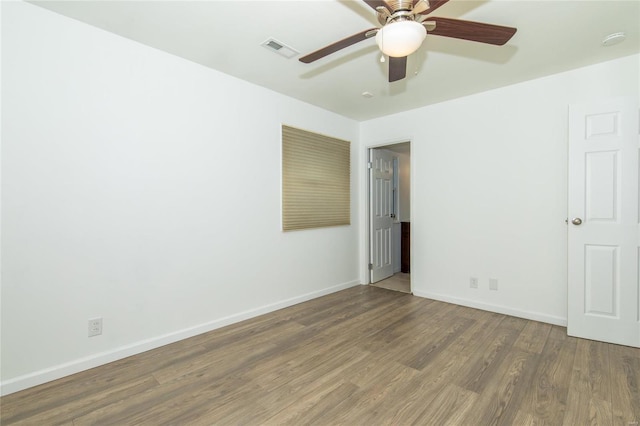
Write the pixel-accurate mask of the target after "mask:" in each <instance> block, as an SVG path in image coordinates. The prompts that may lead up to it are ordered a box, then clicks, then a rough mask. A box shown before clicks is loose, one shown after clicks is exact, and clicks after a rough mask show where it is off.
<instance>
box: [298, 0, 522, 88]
mask: <svg viewBox="0 0 640 426" xmlns="http://www.w3.org/2000/svg"><path fill="white" fill-rule="evenodd" d="M363 1H364V2H365V3H366V4H367V5H369V6H370V7H371V8H372V9H374V10H375V11H376V12H377V16H378V22H380V25H382V27H380V28H370V29H368V30H365V31H362V32H359V33H357V34H354V35H352V36H350V37H347V38H345V39H342V40H340V41H337V42H335V43H333V44H330V45H328V46H325V47H323V48H322V49H319V50H316V51H315V52H312V53H309V54H308V55H305V56H303V57H301V58H300V61H301V62H304V63H305V64H308V63H311V62H314V61H317V60H318V59H321V58H324V57H325V56H327V55H330V54H332V53H335V52H337V51H339V50H341V49H344V48H345V47H349V46H351V45H353V44H356V43H358V42H360V41H363V40H366V39H368V38H371V37H374V36H375V38H376V43H377V44H378V47H379V48H380V50H381V51H382V53H383V54H385V55H387V56H389V82H390V83H391V82H394V81H398V80H402V79H403V78H405V77H406V75H407V56H408V55H410V54H412V53H413V52H415V51H416V50H418V48H419V47H420V45H421V44H422V41H423V40H424V39H425V37H426V35H427V34H431V35H439V36H443V37H453V38H459V39H463V40H470V41H477V42H480V43H488V44H494V45H497V46H502V45H503V44H505V43H506V42H508V41H509V40H510V39H511V37H513V35H514V34H515V33H516V28H511V27H503V26H500V25H492V24H485V23H481V22H472V21H463V20H461V19H452V18H435V17H427V15H429V14H430V13H431V12H433V11H434V10H436V9H437V8H439V7H440V6H442V5H443V4H445V3H447V2H448V1H449V0H431V1H429V0H388V1H384V0H363Z"/></svg>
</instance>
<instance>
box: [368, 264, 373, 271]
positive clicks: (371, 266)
mask: <svg viewBox="0 0 640 426" xmlns="http://www.w3.org/2000/svg"><path fill="white" fill-rule="evenodd" d="M369 270H370V271H373V263H370V264H369Z"/></svg>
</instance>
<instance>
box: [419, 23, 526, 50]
mask: <svg viewBox="0 0 640 426" xmlns="http://www.w3.org/2000/svg"><path fill="white" fill-rule="evenodd" d="M429 21H433V22H435V23H436V28H435V29H434V30H432V31H429V34H430V35H439V36H443V37H453V38H460V39H463V40H470V41H477V42H480V43H488V44H495V45H496V46H502V45H503V44H505V43H506V42H508V41H509V40H510V39H511V37H513V35H514V34H515V33H516V31H517V29H516V28H512V27H503V26H500V25H493V24H485V23H482V22H473V21H463V20H461V19H451V18H434V17H431V16H430V17H429Z"/></svg>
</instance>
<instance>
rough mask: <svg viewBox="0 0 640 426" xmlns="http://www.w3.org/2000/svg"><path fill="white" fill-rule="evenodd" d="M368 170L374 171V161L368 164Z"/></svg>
mask: <svg viewBox="0 0 640 426" xmlns="http://www.w3.org/2000/svg"><path fill="white" fill-rule="evenodd" d="M367 169H373V162H372V161H369V162H368V163H367Z"/></svg>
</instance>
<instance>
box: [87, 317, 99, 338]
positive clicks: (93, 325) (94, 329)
mask: <svg viewBox="0 0 640 426" xmlns="http://www.w3.org/2000/svg"><path fill="white" fill-rule="evenodd" d="M101 334H102V318H93V319H90V320H89V337H93V336H99V335H101Z"/></svg>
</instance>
